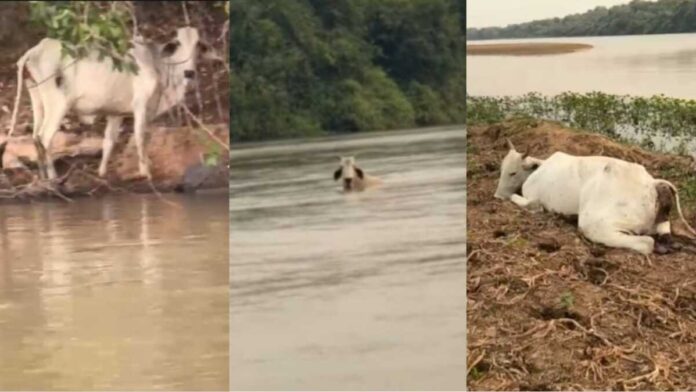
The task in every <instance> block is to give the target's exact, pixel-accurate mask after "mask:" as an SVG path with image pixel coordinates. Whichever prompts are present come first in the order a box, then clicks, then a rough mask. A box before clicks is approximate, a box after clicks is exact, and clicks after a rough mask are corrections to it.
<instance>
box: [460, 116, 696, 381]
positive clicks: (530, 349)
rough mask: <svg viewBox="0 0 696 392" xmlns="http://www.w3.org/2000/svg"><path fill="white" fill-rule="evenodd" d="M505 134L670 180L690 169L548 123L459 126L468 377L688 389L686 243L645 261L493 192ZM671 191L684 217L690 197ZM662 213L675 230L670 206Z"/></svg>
mask: <svg viewBox="0 0 696 392" xmlns="http://www.w3.org/2000/svg"><path fill="white" fill-rule="evenodd" d="M506 137H509V138H510V139H511V140H512V142H513V143H514V144H515V146H516V148H517V149H518V150H524V149H525V148H529V152H530V155H532V156H536V157H540V158H546V157H548V156H549V155H550V154H551V153H552V152H554V151H564V152H567V153H571V154H576V155H607V156H613V157H617V158H622V159H625V160H628V161H633V162H640V163H642V164H644V165H645V166H646V167H647V168H648V171H649V172H650V173H651V174H653V176H656V177H661V178H667V179H669V180H671V181H673V182H674V183H675V184H676V185H677V186H678V187H680V184H682V185H684V184H685V183H686V181H688V180H689V177H690V176H693V169H692V168H691V161H690V159H689V158H686V157H680V156H674V155H662V154H654V153H649V152H646V151H643V150H641V149H639V148H637V147H629V146H627V145H623V144H618V143H615V142H613V141H611V140H609V139H607V138H605V137H603V136H599V135H596V134H588V133H582V132H579V131H574V130H570V129H566V128H563V127H562V126H561V125H559V124H556V123H551V122H542V121H535V120H520V121H512V122H506V123H502V124H497V125H493V126H473V127H469V129H468V147H467V150H468V158H467V159H468V178H467V182H468V184H467V192H468V195H467V198H468V201H467V233H468V234H467V235H468V239H467V241H468V250H467V252H468V258H467V265H468V276H467V292H468V310H467V323H468V369H467V371H468V385H469V389H471V390H636V389H638V390H694V389H696V255H695V254H694V252H693V250H691V249H693V247H691V246H690V245H689V244H688V243H686V242H685V243H684V244H683V245H684V247H683V249H681V250H678V251H676V252H674V253H671V254H667V255H657V254H654V255H652V256H650V260H649V261H648V260H647V259H646V258H645V257H644V256H641V255H639V254H636V253H632V252H630V251H625V250H619V249H607V248H604V247H601V246H597V245H592V244H590V243H588V242H586V241H585V240H583V239H582V238H581V237H580V236H579V235H578V232H577V229H576V225H575V223H573V222H570V221H568V220H567V219H564V218H561V217H557V216H553V215H551V214H549V213H531V212H526V211H523V210H521V209H520V208H518V207H517V206H515V205H514V204H513V203H511V202H509V201H500V200H497V199H494V198H493V193H494V192H495V187H496V185H497V181H498V176H499V171H498V169H499V166H500V163H501V161H502V159H503V157H504V155H505V154H506V153H507V145H506V142H505V138H506ZM680 190H682V191H683V190H684V189H683V186H682V187H680ZM682 198H683V200H682V204H683V205H682V207H683V208H684V209H685V215H686V216H687V220H688V221H689V222H690V224H691V225H692V226H694V223H696V222H695V219H694V218H695V214H694V213H695V212H696V206H695V205H694V203H693V200H692V199H690V198H689V197H687V196H685V195H682ZM684 199H686V200H684ZM672 224H673V228H674V230H675V232H679V231H682V230H683V226H680V225H678V224H677V223H676V220H675V219H674V216H673V218H672Z"/></svg>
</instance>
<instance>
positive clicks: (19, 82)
mask: <svg viewBox="0 0 696 392" xmlns="http://www.w3.org/2000/svg"><path fill="white" fill-rule="evenodd" d="M29 53H31V52H27V53H26V54H25V55H24V56H22V58H20V59H19V61H18V62H17V96H16V97H15V102H14V108H13V109H12V120H11V121H10V131H9V132H8V133H7V136H8V137H10V136H12V133H13V132H14V129H15V125H17V113H19V101H20V100H21V99H22V84H23V81H24V65H25V64H26V62H27V59H28V58H29Z"/></svg>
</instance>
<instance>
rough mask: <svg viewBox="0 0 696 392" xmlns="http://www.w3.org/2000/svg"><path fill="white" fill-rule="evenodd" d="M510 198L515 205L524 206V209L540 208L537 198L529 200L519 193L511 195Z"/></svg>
mask: <svg viewBox="0 0 696 392" xmlns="http://www.w3.org/2000/svg"><path fill="white" fill-rule="evenodd" d="M510 200H511V201H512V202H513V203H515V204H517V206H519V207H521V208H524V209H525V210H540V209H541V204H540V203H539V200H531V199H527V198H526V197H523V196H520V195H516V194H515V195H512V196H511V197H510Z"/></svg>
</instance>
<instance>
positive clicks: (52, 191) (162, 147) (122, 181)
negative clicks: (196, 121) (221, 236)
mask: <svg viewBox="0 0 696 392" xmlns="http://www.w3.org/2000/svg"><path fill="white" fill-rule="evenodd" d="M206 128H207V131H206V130H203V129H200V128H189V127H164V126H160V127H152V128H151V129H149V130H148V139H149V140H148V142H147V155H148V158H149V159H150V162H151V163H150V168H151V172H152V181H148V180H146V179H143V178H141V177H139V175H138V156H137V150H136V147H135V140H134V139H133V137H132V133H130V132H124V133H123V134H122V135H121V137H120V138H119V141H118V142H117V144H116V146H115V148H114V152H113V155H112V157H111V159H110V162H109V167H108V172H107V176H106V178H104V179H102V178H99V177H98V176H97V167H98V166H99V162H100V159H101V146H102V137H100V136H94V135H84V134H73V133H64V132H58V133H57V134H56V138H55V140H54V143H53V146H52V151H53V152H54V153H55V157H56V170H57V171H58V177H59V180H57V181H54V182H51V183H49V182H46V181H41V180H39V179H38V177H37V175H38V172H37V170H36V168H35V166H36V159H37V154H36V149H35V147H34V144H33V142H32V139H31V137H30V136H28V135H27V136H21V137H15V138H11V139H7V138H6V137H5V136H0V144H2V143H3V142H5V141H7V146H6V148H5V151H4V154H3V155H2V167H3V170H2V172H1V173H0V199H2V201H4V202H7V201H23V200H34V199H43V198H72V197H79V196H93V195H98V194H103V193H118V192H135V193H139V192H155V191H156V192H172V191H185V192H194V191H197V190H203V189H214V188H220V189H226V188H227V186H228V163H229V156H228V154H227V151H226V148H229V146H228V142H227V137H228V136H227V135H228V129H227V125H226V124H218V125H215V126H206ZM216 139H217V140H216ZM212 152H214V157H213V158H211V157H210V155H211V153H212Z"/></svg>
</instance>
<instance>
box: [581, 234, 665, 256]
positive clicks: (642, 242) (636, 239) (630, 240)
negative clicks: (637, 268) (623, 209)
mask: <svg viewBox="0 0 696 392" xmlns="http://www.w3.org/2000/svg"><path fill="white" fill-rule="evenodd" d="M582 230H583V234H585V236H586V237H587V238H588V239H589V240H591V241H593V242H597V243H599V244H603V245H606V246H609V247H612V248H624V249H631V250H634V251H636V252H638V253H641V254H644V255H649V254H651V253H652V252H653V249H654V248H655V240H654V239H653V238H652V237H650V236H647V235H630V234H626V233H623V232H621V231H618V230H615V229H609V228H607V229H596V228H591V229H582Z"/></svg>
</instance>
